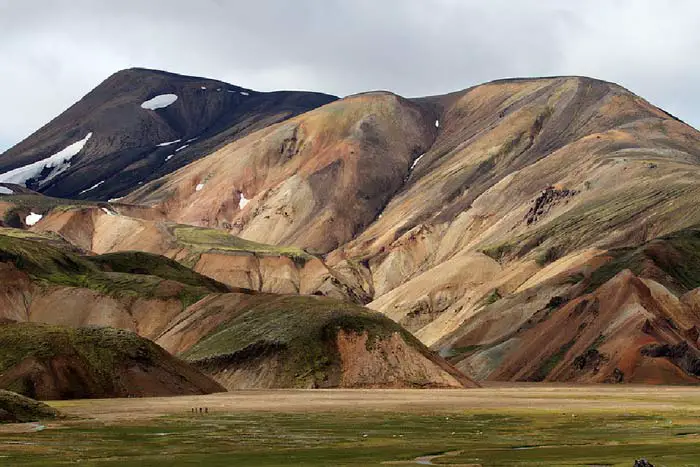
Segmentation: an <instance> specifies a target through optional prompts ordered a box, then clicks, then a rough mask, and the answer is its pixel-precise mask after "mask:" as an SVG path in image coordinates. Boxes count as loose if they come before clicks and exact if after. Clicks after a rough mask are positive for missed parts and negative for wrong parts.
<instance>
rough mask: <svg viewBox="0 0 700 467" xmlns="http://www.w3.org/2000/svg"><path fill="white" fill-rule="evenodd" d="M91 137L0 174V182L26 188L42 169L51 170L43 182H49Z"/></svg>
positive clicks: (65, 167)
mask: <svg viewBox="0 0 700 467" xmlns="http://www.w3.org/2000/svg"><path fill="white" fill-rule="evenodd" d="M91 137H92V132H90V133H88V134H87V136H86V137H85V138H83V139H81V140H80V141H76V142H75V143H73V144H69V145H68V146H66V147H65V149H63V150H61V151H59V152H57V153H56V154H54V155H53V156H49V157H47V158H46V159H42V160H40V161H37V162H34V163H32V164H29V165H25V166H23V167H19V168H17V169H14V170H10V171H9V172H5V173H4V174H0V182H4V183H16V184H18V185H24V186H26V183H27V181H29V180H31V179H33V178H37V177H38V176H40V175H41V173H42V172H43V171H44V169H52V170H51V171H50V172H49V173H48V175H47V176H46V178H45V179H44V181H47V180H50V179H52V178H54V177H55V176H56V175H58V174H60V173H62V172H64V171H66V170H67V169H68V167H70V160H71V159H72V158H73V157H74V156H75V155H76V154H78V153H79V152H80V151H81V150H82V149H83V147H85V144H86V143H87V142H88V140H89V139H90V138H91Z"/></svg>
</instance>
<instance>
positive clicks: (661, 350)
mask: <svg viewBox="0 0 700 467" xmlns="http://www.w3.org/2000/svg"><path fill="white" fill-rule="evenodd" d="M641 353H642V355H644V356H647V357H652V358H668V359H669V360H670V361H671V362H673V364H674V365H676V366H678V367H680V368H681V369H682V370H683V371H685V372H686V373H690V374H691V375H695V376H700V351H699V350H698V349H696V348H695V347H692V346H691V345H690V344H688V342H687V341H683V342H679V343H678V344H675V345H670V344H650V345H647V346H646V347H644V348H642V350H641Z"/></svg>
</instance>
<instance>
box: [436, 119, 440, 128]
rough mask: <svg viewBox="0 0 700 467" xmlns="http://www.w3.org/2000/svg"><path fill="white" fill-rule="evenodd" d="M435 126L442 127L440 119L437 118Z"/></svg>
mask: <svg viewBox="0 0 700 467" xmlns="http://www.w3.org/2000/svg"><path fill="white" fill-rule="evenodd" d="M435 128H440V120H435Z"/></svg>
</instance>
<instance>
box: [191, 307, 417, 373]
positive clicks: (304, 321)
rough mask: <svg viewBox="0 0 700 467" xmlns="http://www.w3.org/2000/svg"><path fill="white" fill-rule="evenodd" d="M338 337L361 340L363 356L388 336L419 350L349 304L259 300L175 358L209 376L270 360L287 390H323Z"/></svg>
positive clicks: (394, 328) (393, 327)
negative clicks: (277, 364)
mask: <svg viewBox="0 0 700 467" xmlns="http://www.w3.org/2000/svg"><path fill="white" fill-rule="evenodd" d="M340 332H347V333H352V334H357V335H362V334H366V335H367V337H368V339H367V343H366V345H367V348H368V350H370V349H371V348H372V346H373V345H374V343H376V342H377V341H378V340H381V339H384V338H388V337H390V336H391V335H392V334H394V333H399V334H400V335H402V337H403V338H404V340H405V341H406V342H408V343H409V344H411V345H413V346H415V347H416V348H418V349H422V348H424V346H423V345H422V344H420V342H419V341H417V340H416V338H415V337H413V336H412V335H411V334H410V333H408V332H407V331H405V330H404V329H403V328H402V327H401V326H399V325H398V324H397V323H395V322H394V321H391V320H390V319H388V318H386V317H385V316H384V315H382V314H380V313H377V312H374V311H371V310H368V309H366V308H363V307H360V306H357V305H354V304H351V303H346V302H339V301H336V300H332V299H329V298H325V297H315V296H313V297H308V296H306V297H305V296H280V297H274V298H271V297H270V296H266V295H261V296H260V297H259V298H258V300H257V301H254V302H253V303H252V304H251V305H249V306H248V307H246V308H244V309H242V310H240V311H237V312H236V313H235V314H234V315H233V316H232V317H231V318H230V319H229V320H227V321H225V322H223V323H222V324H221V325H219V327H218V328H217V329H215V330H214V331H213V332H212V333H211V334H210V335H209V336H208V337H205V338H204V339H202V340H201V341H200V342H198V343H197V344H196V345H194V346H193V347H191V348H190V349H188V350H187V351H185V352H184V353H183V354H182V355H181V356H182V357H183V358H184V359H185V360H187V361H189V362H192V363H196V364H197V366H199V367H200V368H203V369H207V370H212V369H214V368H216V367H218V366H219V365H222V364H224V365H225V364H229V363H236V364H242V363H244V362H245V361H246V360H247V359H251V358H257V357H259V356H265V355H273V354H274V355H275V357H276V358H279V359H281V361H283V362H285V365H284V372H285V374H284V375H281V378H283V379H285V380H286V381H289V382H294V383H293V384H291V385H292V386H294V385H296V386H303V387H308V386H309V385H312V386H324V385H327V384H328V383H329V380H328V378H329V377H330V375H329V372H331V371H333V369H334V368H336V367H338V365H339V359H340V355H339V353H338V350H337V337H338V334H339V333H340ZM253 350H255V352H253ZM426 350H427V349H426Z"/></svg>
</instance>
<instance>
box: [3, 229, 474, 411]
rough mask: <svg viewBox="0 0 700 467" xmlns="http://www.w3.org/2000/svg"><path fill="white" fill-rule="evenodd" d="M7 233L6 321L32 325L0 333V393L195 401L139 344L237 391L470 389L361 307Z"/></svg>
mask: <svg viewBox="0 0 700 467" xmlns="http://www.w3.org/2000/svg"><path fill="white" fill-rule="evenodd" d="M113 217H117V216H113ZM2 233H3V235H0V320H2V321H4V322H13V321H14V322H19V323H22V324H25V325H26V326H25V327H22V326H20V325H19V324H17V325H16V326H15V327H11V326H13V325H11V324H8V325H7V326H8V327H7V328H2V329H0V344H2V345H0V347H1V348H2V349H4V350H2V349H0V386H3V387H9V388H14V390H17V391H20V392H22V393H24V394H28V395H31V396H34V397H40V398H46V397H88V396H91V397H95V396H96V395H109V394H112V395H120V396H124V395H128V394H131V395H146V394H157V393H162V394H175V393H178V391H180V392H182V391H184V392H185V393H188V391H193V390H194V389H192V385H190V384H189V383H187V381H185V382H179V381H180V380H181V379H182V378H185V380H188V378H190V376H191V372H192V371H195V370H194V369H192V368H189V367H187V366H186V365H185V364H184V363H182V362H178V361H176V360H175V359H172V358H171V357H170V356H169V355H168V356H167V357H168V358H166V357H165V356H164V355H165V351H163V350H162V349H160V348H159V347H157V346H156V345H155V344H153V343H151V342H149V341H147V340H146V339H143V338H142V337H146V338H148V339H151V340H152V341H154V342H155V343H156V344H159V345H162V346H163V348H165V349H166V350H168V351H170V352H172V353H173V354H182V355H183V356H184V357H186V358H187V359H189V360H191V362H192V363H193V364H195V365H197V366H199V367H200V368H201V369H202V371H203V372H204V373H205V374H209V375H211V376H212V377H214V378H216V379H217V380H219V381H220V382H221V383H222V385H224V386H225V387H227V388H229V389H239V388H244V387H316V386H323V387H338V386H342V387H423V386H426V387H465V386H467V387H471V386H473V385H474V383H472V382H471V381H470V380H469V379H468V378H466V377H465V376H464V375H462V374H461V373H460V372H459V371H458V370H456V369H455V368H454V367H452V366H451V365H450V364H448V363H447V362H446V361H445V360H443V359H442V358H441V357H439V356H438V355H436V354H434V353H433V352H431V351H430V350H428V349H427V348H426V347H425V346H424V345H423V344H421V343H420V342H419V341H418V340H416V339H415V338H413V337H412V336H411V335H410V334H409V333H407V332H406V331H405V330H403V329H402V328H401V327H400V326H399V325H397V324H396V323H394V322H393V321H391V320H389V319H388V318H386V317H384V316H383V315H381V314H379V313H376V312H373V311H371V310H368V309H366V308H363V307H360V306H357V305H353V304H349V303H344V302H340V301H337V300H332V299H329V298H326V297H314V296H309V297H298V296H297V297H294V296H284V295H276V294H265V293H258V292H254V291H251V290H246V289H231V288H229V287H227V286H225V285H223V284H221V283H219V282H216V281H214V280H212V279H210V278H207V277H204V276H202V275H200V274H198V273H196V272H194V271H192V270H190V269H188V268H186V267H185V266H183V265H181V264H179V263H177V262H175V261H174V260H170V259H167V258H165V257H162V256H158V255H154V254H148V253H144V252H117V253H110V254H106V255H98V256H84V255H79V254H76V253H75V252H74V251H72V248H73V247H71V246H66V245H68V244H63V243H58V242H57V241H56V239H55V236H53V235H48V234H40V233H35V232H27V231H24V230H18V229H4V230H3V231H2ZM232 238H233V237H232ZM27 322H28V323H27ZM29 323H44V324H46V325H45V326H38V327H32V326H30V324H29ZM106 326H109V327H112V328H118V329H120V331H116V330H114V329H111V330H110V329H109V328H106ZM3 329H4V331H3ZM121 330H124V331H121ZM128 331H133V332H128ZM3 332H5V338H3ZM136 333H138V334H139V335H140V336H142V337H137V334H136ZM222 336H224V339H223V340H222ZM226 336H229V337H226ZM230 336H235V339H231V338H230ZM3 339H5V340H3ZM258 350H264V351H265V352H263V353H262V354H260V353H259V352H258ZM183 352H184V353H183ZM5 357H6V358H5ZM3 358H5V359H6V360H7V362H6V364H5V366H2V365H3V364H2V362H3V361H4V360H3ZM309 361H312V363H313V362H320V363H319V365H320V366H319V367H318V368H316V367H313V368H309V367H308V363H309ZM117 362H118V364H117ZM183 365H185V366H183ZM270 365H272V368H273V370H272V371H270ZM188 368H189V369H188ZM302 369H306V370H313V371H310V372H309V373H304V372H301V370H302ZM188 371H190V373H187V372H188ZM229 371H231V373H228V372H229ZM142 373H147V376H143V375H142ZM197 374H198V373H197ZM71 375H73V376H71ZM177 375H180V376H177ZM188 375H190V376H188ZM234 375H237V376H236V377H234ZM144 378H145V379H144ZM149 378H154V379H155V380H150V379H149ZM190 379H191V378H190ZM188 381H189V380H188ZM186 383H187V384H186ZM198 387H200V386H198ZM37 388H39V389H37ZM33 391H34V392H33ZM168 391H171V392H168ZM189 393H191V392H189Z"/></svg>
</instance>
